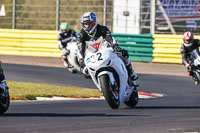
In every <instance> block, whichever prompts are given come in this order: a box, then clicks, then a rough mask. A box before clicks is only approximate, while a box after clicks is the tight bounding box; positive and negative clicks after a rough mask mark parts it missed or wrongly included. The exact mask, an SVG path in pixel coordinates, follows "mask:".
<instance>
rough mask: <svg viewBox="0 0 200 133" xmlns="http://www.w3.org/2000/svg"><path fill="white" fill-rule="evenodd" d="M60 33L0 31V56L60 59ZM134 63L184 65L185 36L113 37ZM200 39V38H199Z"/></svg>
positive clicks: (116, 35)
mask: <svg viewBox="0 0 200 133" xmlns="http://www.w3.org/2000/svg"><path fill="white" fill-rule="evenodd" d="M57 33H58V31H48V30H45V31H42V30H41V31H40V30H17V29H15V30H12V29H0V54H3V55H23V56H42V57H60V56H61V53H60V50H59V49H58V45H57ZM113 36H114V37H115V38H116V40H118V43H119V45H120V46H121V47H123V48H124V49H126V50H128V51H129V55H130V60H131V61H148V62H160V63H182V58H181V54H180V47H181V44H182V43H183V40H182V35H166V34H155V35H153V36H152V35H149V34H139V35H130V34H113ZM195 38H197V39H200V36H195Z"/></svg>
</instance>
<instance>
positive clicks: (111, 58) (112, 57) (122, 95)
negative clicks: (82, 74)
mask: <svg viewBox="0 0 200 133" xmlns="http://www.w3.org/2000/svg"><path fill="white" fill-rule="evenodd" d="M84 61H85V64H86V67H87V69H88V71H89V74H90V76H91V78H92V80H93V82H94V83H95V85H96V86H97V87H98V89H99V90H100V92H101V90H102V89H101V86H100V83H99V79H98V78H99V76H101V75H104V74H107V75H108V76H109V79H110V82H111V84H114V83H116V82H117V81H116V79H115V78H114V74H113V73H112V72H111V71H107V69H104V70H102V69H101V68H108V67H111V68H113V69H114V70H115V71H116V72H117V74H118V75H119V80H120V81H119V82H120V86H119V89H120V91H119V99H120V102H121V103H122V102H124V101H126V100H127V99H129V96H130V94H131V93H132V91H131V92H130V89H129V88H130V87H129V85H128V82H127V81H128V73H127V70H126V67H125V65H124V63H123V62H122V60H121V59H120V58H119V57H118V55H117V54H116V53H115V52H113V49H112V47H109V43H108V42H105V41H104V42H103V41H102V42H101V44H100V47H99V49H98V51H95V52H94V51H93V52H91V51H89V50H88V51H86V56H85V60H84ZM100 69H101V70H100ZM99 71H100V72H99ZM95 75H96V76H95ZM129 93H130V94H129Z"/></svg>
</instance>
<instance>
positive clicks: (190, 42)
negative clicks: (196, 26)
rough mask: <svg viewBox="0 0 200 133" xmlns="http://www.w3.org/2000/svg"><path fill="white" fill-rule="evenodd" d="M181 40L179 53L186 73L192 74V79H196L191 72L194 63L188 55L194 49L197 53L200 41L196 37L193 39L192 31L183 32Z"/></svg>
mask: <svg viewBox="0 0 200 133" xmlns="http://www.w3.org/2000/svg"><path fill="white" fill-rule="evenodd" d="M183 42H184V43H183V44H182V46H181V55H182V61H183V64H184V65H185V66H186V67H187V70H188V75H189V76H192V77H193V78H194V80H196V78H195V76H194V73H193V69H194V64H193V60H192V59H191V57H190V53H191V52H192V51H193V50H194V49H197V51H198V53H199V46H200V41H199V40H198V39H194V35H193V33H192V32H185V33H184V35H183Z"/></svg>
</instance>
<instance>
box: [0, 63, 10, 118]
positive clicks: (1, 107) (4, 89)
mask: <svg viewBox="0 0 200 133" xmlns="http://www.w3.org/2000/svg"><path fill="white" fill-rule="evenodd" d="M0 68H1V69H2V70H0V73H1V74H2V73H3V68H2V66H1V63H0ZM9 105H10V97H9V91H8V86H7V84H6V81H5V80H3V81H1V82H0V114H3V113H5V112H6V111H7V110H8V108H9Z"/></svg>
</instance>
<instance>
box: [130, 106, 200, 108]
mask: <svg viewBox="0 0 200 133" xmlns="http://www.w3.org/2000/svg"><path fill="white" fill-rule="evenodd" d="M127 109H200V106H139V107H135V108H127Z"/></svg>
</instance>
